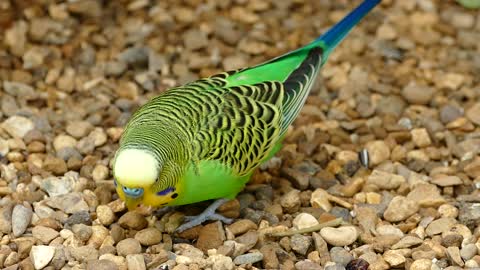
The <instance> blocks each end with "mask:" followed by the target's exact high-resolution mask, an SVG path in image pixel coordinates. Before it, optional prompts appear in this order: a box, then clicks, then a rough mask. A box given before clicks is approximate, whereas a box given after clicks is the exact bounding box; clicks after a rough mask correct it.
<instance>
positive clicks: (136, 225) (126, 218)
mask: <svg viewBox="0 0 480 270" xmlns="http://www.w3.org/2000/svg"><path fill="white" fill-rule="evenodd" d="M118 224H119V225H120V226H122V227H123V228H125V229H134V230H141V229H144V228H146V227H147V225H148V222H147V220H146V219H145V217H144V216H142V215H140V214H139V213H137V212H133V211H129V212H127V213H125V214H124V215H123V216H121V217H120V219H119V220H118Z"/></svg>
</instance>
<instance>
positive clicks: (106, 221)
mask: <svg viewBox="0 0 480 270" xmlns="http://www.w3.org/2000/svg"><path fill="white" fill-rule="evenodd" d="M97 218H98V220H99V221H100V223H102V224H103V225H105V226H108V225H110V224H112V223H113V222H114V221H115V213H114V212H113V210H112V208H110V207H109V206H107V205H99V206H98V207H97Z"/></svg>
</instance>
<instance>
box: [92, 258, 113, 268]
mask: <svg viewBox="0 0 480 270" xmlns="http://www.w3.org/2000/svg"><path fill="white" fill-rule="evenodd" d="M118 269H119V268H118V265H117V264H115V263H114V262H112V261H110V260H105V259H103V260H91V261H88V262H87V270H118Z"/></svg>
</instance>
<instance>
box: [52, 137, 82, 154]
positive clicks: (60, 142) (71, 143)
mask: <svg viewBox="0 0 480 270" xmlns="http://www.w3.org/2000/svg"><path fill="white" fill-rule="evenodd" d="M76 145H77V140H76V139H75V138H73V137H71V136H68V135H58V136H57V137H55V139H54V140H53V148H55V151H57V152H58V151H60V150H61V149H64V148H74V147H75V146H76Z"/></svg>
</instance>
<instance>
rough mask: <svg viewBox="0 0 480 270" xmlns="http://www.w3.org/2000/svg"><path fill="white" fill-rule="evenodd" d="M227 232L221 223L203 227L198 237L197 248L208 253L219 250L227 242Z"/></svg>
mask: <svg viewBox="0 0 480 270" xmlns="http://www.w3.org/2000/svg"><path fill="white" fill-rule="evenodd" d="M225 239H226V236H225V230H224V229H223V226H222V223H221V222H220V221H217V222H213V223H210V224H207V225H205V226H203V227H202V229H201V230H200V233H199V235H198V240H197V243H196V247H197V248H199V249H200V250H202V251H203V252H207V251H208V250H209V249H212V248H219V247H220V246H221V245H222V244H223V241H225Z"/></svg>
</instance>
